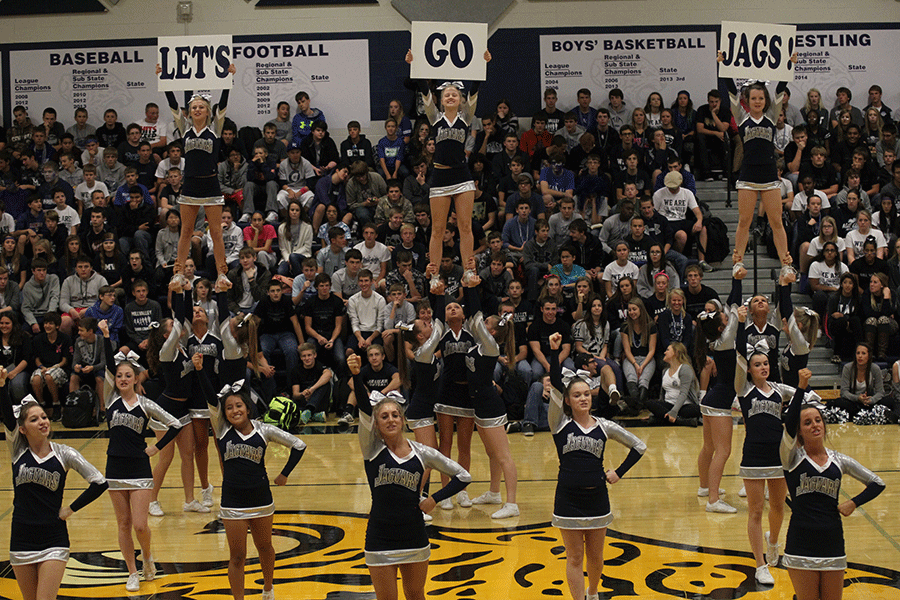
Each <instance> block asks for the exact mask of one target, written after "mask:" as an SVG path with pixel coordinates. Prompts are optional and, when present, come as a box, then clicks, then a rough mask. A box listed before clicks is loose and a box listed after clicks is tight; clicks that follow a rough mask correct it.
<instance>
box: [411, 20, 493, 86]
mask: <svg viewBox="0 0 900 600" xmlns="http://www.w3.org/2000/svg"><path fill="white" fill-rule="evenodd" d="M487 40H488V34H487V23H442V22H435V21H414V22H413V23H412V44H411V46H410V48H411V49H412V55H413V61H412V64H410V66H409V76H410V77H411V78H412V79H466V80H469V81H484V80H485V79H487V63H486V62H484V51H485V50H487Z"/></svg>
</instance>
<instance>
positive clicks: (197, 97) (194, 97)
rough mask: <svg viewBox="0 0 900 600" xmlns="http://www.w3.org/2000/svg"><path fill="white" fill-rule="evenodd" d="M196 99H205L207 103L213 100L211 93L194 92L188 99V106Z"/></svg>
mask: <svg viewBox="0 0 900 600" xmlns="http://www.w3.org/2000/svg"><path fill="white" fill-rule="evenodd" d="M194 100H205V101H206V102H207V103H208V102H209V101H210V100H212V96H211V95H210V94H194V95H193V96H191V99H190V100H188V106H190V104H191V102H193V101H194Z"/></svg>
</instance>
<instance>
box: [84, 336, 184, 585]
mask: <svg viewBox="0 0 900 600" xmlns="http://www.w3.org/2000/svg"><path fill="white" fill-rule="evenodd" d="M97 327H98V328H99V329H100V331H101V332H102V333H103V346H104V352H105V353H106V377H105V379H106V381H105V386H104V387H105V405H106V425H107V427H108V430H109V445H108V447H107V450H106V455H107V457H106V481H107V482H109V498H110V500H111V501H112V505H113V510H114V511H115V513H116V524H117V525H118V533H119V549H120V550H121V551H122V557H123V558H124V560H125V566H127V567H128V581H127V582H126V583H125V589H126V590H127V591H129V592H137V591H138V590H139V589H140V585H141V583H140V579H139V576H138V572H137V564H136V563H135V559H134V539H133V538H132V537H131V530H132V529H134V534H135V535H136V536H137V539H138V543H139V544H140V545H141V556H142V557H143V562H144V564H143V575H144V581H153V579H154V578H155V577H156V565H155V564H154V562H153V553H152V552H151V551H150V528H149V527H148V526H147V510H148V508H149V506H150V500H151V499H152V497H153V470H152V469H151V468H150V457H151V456H155V455H156V453H157V452H159V451H160V450H161V449H162V448H164V447H165V446H166V445H167V444H168V443H169V442H171V441H173V440H174V439H175V437H176V436H177V435H178V433H179V431H180V430H181V422H180V421H179V420H178V419H176V418H175V417H173V416H172V415H170V414H169V413H168V412H166V411H165V410H164V409H163V408H162V407H161V406H160V405H159V404H157V403H156V402H153V401H152V400H150V399H148V398H145V397H144V396H141V395H140V394H138V393H137V392H136V391H135V389H134V386H135V382H136V381H137V377H138V374H139V373H140V370H139V367H137V366H136V365H135V364H133V363H131V362H130V361H129V360H127V359H126V358H125V357H124V356H122V355H121V354H119V355H114V354H113V352H114V351H113V347H112V342H111V341H110V339H109V324H108V323H107V322H106V321H105V320H103V321H100V322H99V323H98V324H97ZM120 357H121V360H120V361H119V362H118V364H117V360H119V359H120ZM151 419H153V420H155V421H156V422H158V423H161V424H162V425H163V426H164V427H166V428H167V431H166V432H165V435H163V436H162V437H161V438H159V441H157V442H156V444H154V445H151V446H148V445H147V443H146V442H145V441H144V439H145V438H146V436H147V430H148V429H149V426H150V420H151Z"/></svg>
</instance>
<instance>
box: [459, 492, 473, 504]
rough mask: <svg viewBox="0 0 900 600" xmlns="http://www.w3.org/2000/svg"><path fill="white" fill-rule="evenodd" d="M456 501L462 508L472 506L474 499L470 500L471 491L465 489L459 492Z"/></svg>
mask: <svg viewBox="0 0 900 600" xmlns="http://www.w3.org/2000/svg"><path fill="white" fill-rule="evenodd" d="M456 503H457V504H459V506H460V508H469V507H470V506H472V501H471V500H469V493H468V492H467V491H465V490H463V491H461V492H460V493H458V494H457V495H456Z"/></svg>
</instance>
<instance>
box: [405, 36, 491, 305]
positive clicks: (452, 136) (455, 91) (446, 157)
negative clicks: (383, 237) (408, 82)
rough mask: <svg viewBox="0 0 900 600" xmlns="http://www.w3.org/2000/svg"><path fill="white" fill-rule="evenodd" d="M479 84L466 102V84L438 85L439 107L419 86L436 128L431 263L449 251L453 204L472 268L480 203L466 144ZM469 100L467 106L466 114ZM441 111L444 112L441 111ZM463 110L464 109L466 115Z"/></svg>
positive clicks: (409, 58)
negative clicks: (474, 211)
mask: <svg viewBox="0 0 900 600" xmlns="http://www.w3.org/2000/svg"><path fill="white" fill-rule="evenodd" d="M484 60H485V62H490V61H491V53H490V52H488V51H487V50H485V51H484ZM412 61H413V54H412V50H409V51H408V52H407V53H406V62H407V63H410V64H412ZM478 84H479V82H477V81H475V82H473V83H472V87H471V88H470V90H469V92H468V94H467V97H466V98H465V99H463V97H462V94H463V92H464V91H465V88H464V87H463V84H462V82H460V81H448V82H446V83H443V84H442V85H440V86H438V88H437V91H439V92H440V93H441V96H440V107H436V106H435V99H434V97H433V94H432V92H431V90H430V89H429V88H428V85H427V83H426V82H425V81H419V83H418V85H419V93H420V94H421V95H422V97H423V101H424V103H425V112H426V114H427V116H428V119H429V120H430V121H431V123H433V125H432V126H431V131H432V134H433V137H434V141H435V144H434V171H433V174H432V179H431V192H430V201H431V242H430V246H429V254H428V256H429V261H430V262H431V263H432V264H435V265H440V264H441V256H442V255H443V249H444V230H445V229H446V227H447V215H448V214H449V212H450V204H451V202H452V204H453V205H454V207H455V209H456V217H457V219H456V223H457V226H458V227H459V238H460V239H459V251H460V254H461V255H462V264H464V265H468V264H469V258H471V257H472V255H473V252H474V251H475V243H474V240H473V237H472V209H473V206H474V203H475V181H474V180H473V179H472V175H471V173H469V168H468V166H467V161H466V152H465V144H466V139H467V138H468V137H469V124H470V123H471V122H472V119H473V118H474V116H475V106H476V104H477V102H478ZM464 101H465V103H466V107H465V109H462V106H461V105H462V103H463V102H464ZM438 108H440V109H442V112H439V111H438ZM461 109H462V110H461ZM466 268H467V270H466V272H465V273H464V274H463V282H465V281H467V280H468V279H469V277H472V276H474V275H475V272H474V271H472V270H468V266H467V267H466ZM439 284H440V279H439V278H438V274H437V271H435V273H434V274H433V275H432V276H431V287H432V288H435V287H437V286H438V285H439Z"/></svg>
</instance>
